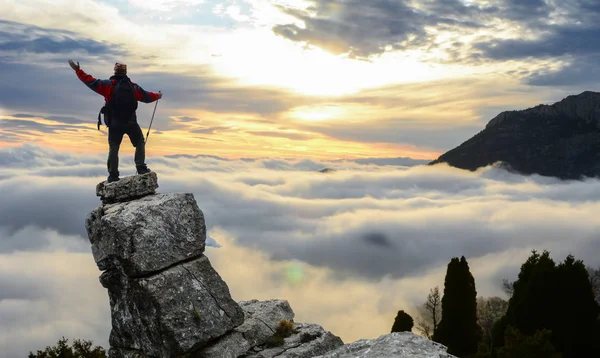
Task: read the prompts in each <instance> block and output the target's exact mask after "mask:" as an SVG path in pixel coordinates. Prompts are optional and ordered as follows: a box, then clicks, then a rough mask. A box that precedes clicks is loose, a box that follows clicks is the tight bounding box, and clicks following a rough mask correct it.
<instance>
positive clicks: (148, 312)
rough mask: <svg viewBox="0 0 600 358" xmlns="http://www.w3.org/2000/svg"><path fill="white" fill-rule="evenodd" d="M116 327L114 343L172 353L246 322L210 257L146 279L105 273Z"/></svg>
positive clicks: (154, 352) (188, 349)
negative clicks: (213, 266)
mask: <svg viewBox="0 0 600 358" xmlns="http://www.w3.org/2000/svg"><path fill="white" fill-rule="evenodd" d="M101 282H102V284H103V286H104V287H106V288H108V291H109V297H110V303H111V312H112V327H113V330H112V332H111V335H110V340H109V341H110V345H111V347H126V348H127V349H130V350H131V349H133V350H137V351H143V352H144V353H145V354H146V355H148V356H153V357H170V356H175V355H181V354H184V353H187V352H191V351H194V350H197V349H200V348H202V347H204V346H205V345H207V343H209V342H210V341H212V340H214V339H216V338H218V337H220V336H222V335H224V334H226V333H227V332H229V331H231V330H232V329H233V328H234V327H236V326H239V325H240V324H242V322H243V321H244V313H243V311H242V309H241V308H240V306H239V305H238V304H237V303H236V302H235V301H233V300H232V299H231V297H230V295H229V289H228V288H227V285H226V284H225V282H224V281H223V280H222V279H221V277H219V275H218V274H217V272H216V271H215V270H214V269H213V268H212V266H211V265H210V262H209V260H208V258H207V257H206V256H204V255H202V256H201V257H200V258H198V259H196V260H193V261H190V262H186V263H183V264H180V265H176V266H174V267H171V268H168V269H166V270H164V271H162V272H160V273H157V274H155V275H151V276H149V277H143V278H128V277H126V276H125V275H123V274H122V273H118V272H117V274H115V272H114V271H112V270H111V271H108V272H105V273H104V274H103V275H102V276H101Z"/></svg>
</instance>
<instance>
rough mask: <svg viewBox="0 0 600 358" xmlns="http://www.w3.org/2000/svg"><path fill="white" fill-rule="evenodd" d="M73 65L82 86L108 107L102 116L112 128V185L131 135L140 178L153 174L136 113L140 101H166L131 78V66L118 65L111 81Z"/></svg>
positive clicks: (109, 159) (110, 165) (109, 128)
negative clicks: (125, 141) (121, 152)
mask: <svg viewBox="0 0 600 358" xmlns="http://www.w3.org/2000/svg"><path fill="white" fill-rule="evenodd" d="M69 65H70V66H71V68H72V69H73V70H74V71H75V73H76V74H77V77H79V79H80V80H81V82H83V83H85V84H86V86H88V87H89V88H90V89H92V90H93V91H95V92H96V93H98V94H101V95H102V96H104V99H105V101H106V105H105V106H104V107H103V108H102V110H101V112H102V113H104V122H105V124H106V125H107V127H108V146H109V150H108V161H107V163H106V165H107V167H108V174H109V175H108V182H109V183H111V182H114V181H117V180H119V147H120V146H121V141H122V140H123V136H124V135H125V134H127V136H128V137H129V140H130V141H131V144H132V145H133V146H134V147H135V156H134V161H135V166H136V169H137V173H138V174H145V173H149V172H150V169H149V168H148V166H146V162H145V161H146V144H145V142H144V134H143V133H142V129H141V128H140V125H139V124H138V122H137V116H136V114H135V110H136V109H137V106H138V103H137V102H138V101H140V102H144V103H152V102H154V101H157V100H159V99H160V98H162V93H160V92H159V93H155V92H149V91H148V92H147V91H144V89H143V88H142V87H140V86H139V85H137V84H136V83H133V82H131V80H130V79H129V77H127V65H125V64H122V63H115V67H114V75H113V76H111V77H110V78H109V79H108V80H99V79H95V78H94V77H93V76H91V75H89V74H87V73H85V72H84V71H83V70H82V69H81V68H80V67H79V62H77V64H75V62H73V61H72V60H69ZM98 129H100V116H99V115H98Z"/></svg>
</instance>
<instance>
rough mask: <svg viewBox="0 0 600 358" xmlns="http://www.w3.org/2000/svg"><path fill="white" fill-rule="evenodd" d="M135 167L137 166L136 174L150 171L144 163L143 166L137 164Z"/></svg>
mask: <svg viewBox="0 0 600 358" xmlns="http://www.w3.org/2000/svg"><path fill="white" fill-rule="evenodd" d="M136 168H137V173H138V174H146V173H150V172H151V170H150V168H148V167H147V166H145V165H144V166H139V167H136Z"/></svg>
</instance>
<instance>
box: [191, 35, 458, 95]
mask: <svg viewBox="0 0 600 358" xmlns="http://www.w3.org/2000/svg"><path fill="white" fill-rule="evenodd" d="M215 46H216V47H217V49H216V50H215V51H216V52H218V53H219V56H215V57H214V58H213V59H212V62H211V65H212V67H213V69H214V70H215V72H216V74H217V75H220V76H226V77H230V78H235V79H236V80H237V81H238V82H239V83H240V84H241V85H249V86H263V87H279V88H285V89H287V90H290V91H293V92H296V93H299V94H303V95H308V96H345V95H351V94H355V93H357V92H359V91H361V90H364V89H367V88H376V87H380V86H385V85H389V84H393V83H410V82H417V81H427V80H431V79H437V78H439V77H440V76H442V75H444V74H447V73H443V72H445V71H441V70H440V69H439V68H435V67H432V66H431V65H430V64H426V63H421V62H420V61H419V58H418V56H419V54H418V53H412V54H410V53H407V54H404V55H403V56H402V57H398V56H396V55H393V54H390V55H388V54H383V55H382V56H378V57H377V58H374V59H373V60H369V61H365V60H357V59H352V58H348V57H347V56H345V55H335V54H332V53H329V52H327V51H325V50H323V49H320V48H317V47H309V46H306V44H301V43H295V42H292V41H290V40H287V39H283V38H280V37H277V36H276V35H274V34H273V33H272V32H270V31H259V30H257V29H252V30H245V31H236V32H235V33H231V34H230V35H228V36H223V37H220V42H219V43H218V45H215ZM188 58H189V56H188Z"/></svg>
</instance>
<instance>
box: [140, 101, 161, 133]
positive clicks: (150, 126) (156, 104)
mask: <svg viewBox="0 0 600 358" xmlns="http://www.w3.org/2000/svg"><path fill="white" fill-rule="evenodd" d="M158 93H162V92H161V91H158ZM156 106H158V99H157V100H156V103H155V104H154V111H153V112H152V119H151V120H150V125H149V126H148V132H146V140H144V144H146V142H147V141H148V136H149V135H150V128H152V122H153V121H154V113H156Z"/></svg>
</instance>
